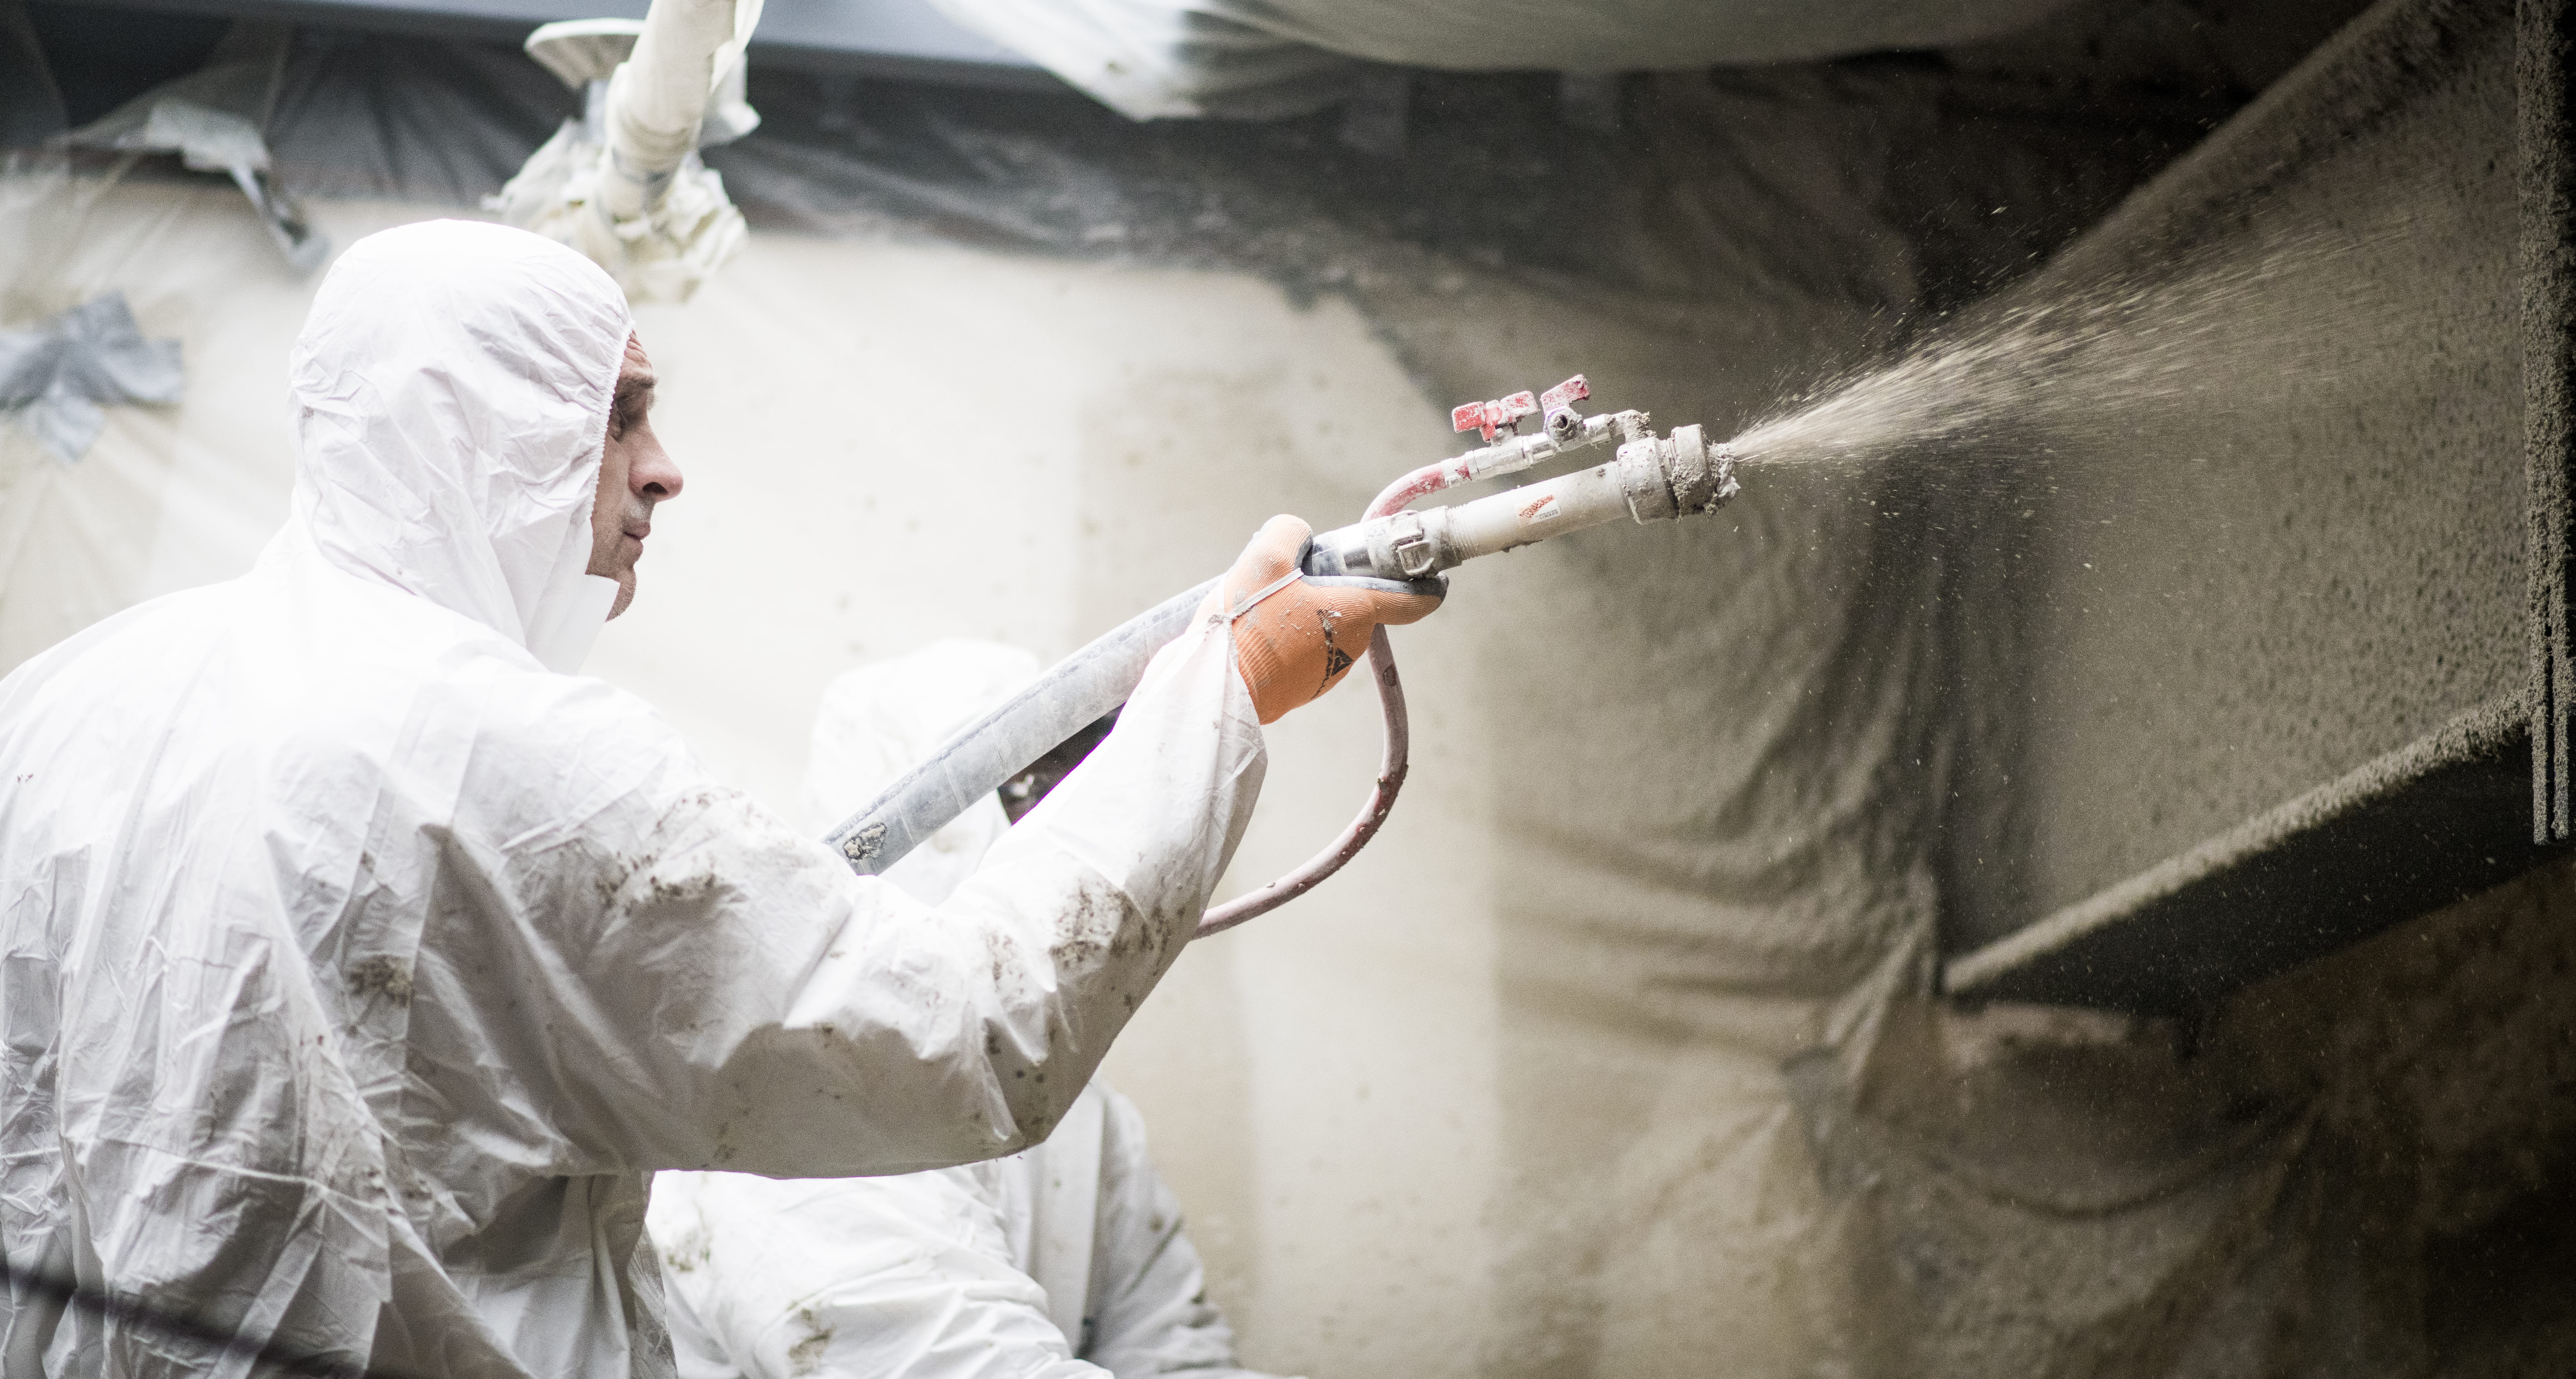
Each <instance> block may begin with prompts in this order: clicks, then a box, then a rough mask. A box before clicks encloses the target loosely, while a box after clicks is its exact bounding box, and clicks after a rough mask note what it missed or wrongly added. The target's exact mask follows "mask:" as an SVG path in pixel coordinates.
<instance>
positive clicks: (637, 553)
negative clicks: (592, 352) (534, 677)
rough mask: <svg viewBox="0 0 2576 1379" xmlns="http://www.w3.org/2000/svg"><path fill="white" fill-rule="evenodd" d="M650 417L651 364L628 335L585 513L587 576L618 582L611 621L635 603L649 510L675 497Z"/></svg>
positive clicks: (673, 468)
mask: <svg viewBox="0 0 2576 1379" xmlns="http://www.w3.org/2000/svg"><path fill="white" fill-rule="evenodd" d="M652 411H653V361H652V360H650V359H647V358H645V357H644V343H643V342H642V341H640V340H638V339H636V338H635V337H634V336H633V335H629V336H627V337H626V364H625V367H623V368H621V369H619V370H618V371H617V400H616V402H615V404H614V405H612V406H611V407H610V408H609V412H608V445H607V447H606V448H605V449H604V450H603V451H602V452H601V454H600V457H599V498H598V500H597V501H596V502H594V503H593V504H592V505H591V509H590V572H591V573H592V574H594V575H598V576H600V577H601V578H603V579H613V580H616V581H617V602H616V604H615V605H613V606H612V607H610V608H609V610H608V616H610V617H612V618H613V617H616V616H617V615H618V614H620V613H623V612H625V611H626V605H627V604H629V603H632V602H634V601H635V562H636V560H638V559H639V558H641V557H642V556H643V554H644V538H645V537H646V536H648V535H650V534H651V533H652V530H653V505H654V504H656V503H663V502H668V501H670V500H671V499H673V498H677V497H679V496H680V467H679V466H678V465H676V464H673V463H671V456H670V455H669V453H668V452H666V451H664V450H663V449H662V442H661V441H660V440H658V439H656V438H655V437H654V435H653V420H652Z"/></svg>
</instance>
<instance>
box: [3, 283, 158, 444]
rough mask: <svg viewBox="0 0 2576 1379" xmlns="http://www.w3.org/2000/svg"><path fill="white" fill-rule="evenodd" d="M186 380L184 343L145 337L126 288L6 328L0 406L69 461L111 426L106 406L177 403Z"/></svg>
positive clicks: (40, 440)
mask: <svg viewBox="0 0 2576 1379" xmlns="http://www.w3.org/2000/svg"><path fill="white" fill-rule="evenodd" d="M182 383H183V379H182V376H181V374H180V369H179V342H178V341H176V340H146V339H144V338H143V331H142V329H141V328H140V327H138V326H137V325H136V324H135V323H134V312H133V311H132V310H131V309H130V308H128V307H127V306H126V304H125V294H124V293H122V292H109V293H106V294H105V295H102V296H98V297H93V298H91V299H90V300H89V301H86V302H83V303H82V304H80V305H79V306H76V307H73V308H72V309H71V310H69V311H66V312H64V313H62V314H61V315H59V316H56V317H53V318H52V319H50V320H48V321H45V322H44V323H43V324H41V325H37V326H34V327H23V328H20V329H16V330H0V411H7V412H10V413H13V414H15V415H16V416H17V418H18V420H19V422H20V424H21V425H24V426H25V427H26V428H27V429H28V430H30V431H31V432H33V433H34V434H35V437H36V440H37V443H38V444H41V445H43V446H44V447H45V448H46V449H47V450H50V451H52V452H53V453H54V454H55V455H57V456H59V457H61V458H62V459H63V460H65V461H72V460H78V459H79V458H80V457H81V456H83V455H85V454H88V453H89V448H90V446H91V445H92V444H93V443H95V442H96V441H97V440H98V433H99V431H100V430H101V429H102V428H104V427H105V426H106V425H107V416H106V413H105V411H104V410H103V409H104V408H106V407H110V406H116V405H120V404H126V403H137V402H143V403H164V404H166V403H173V402H177V401H178V400H179V395H180V392H181V389H182Z"/></svg>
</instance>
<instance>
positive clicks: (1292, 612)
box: [1199, 516, 1448, 723]
mask: <svg viewBox="0 0 2576 1379" xmlns="http://www.w3.org/2000/svg"><path fill="white" fill-rule="evenodd" d="M1312 534H1313V531H1312V529H1311V528H1309V527H1308V526H1307V525H1306V524H1305V523H1304V522H1302V521H1299V520H1298V519H1297V518H1294V517H1287V516H1280V517H1273V518H1271V519H1270V520H1269V521H1268V522H1265V523H1263V524H1262V526H1261V530H1260V532H1259V533H1258V534H1256V535H1255V536H1254V537H1253V538H1252V544H1251V545H1249V546H1246V547H1244V548H1243V554H1242V555H1240V556H1237V557H1235V561H1234V568H1233V569H1231V570H1228V571H1226V572H1225V578H1224V579H1222V580H1219V581H1218V582H1217V586H1216V592H1214V593H1212V594H1210V595H1208V600H1207V602H1206V603H1204V604H1202V605H1200V608H1199V614H1200V616H1201V617H1207V616H1216V617H1224V616H1227V615H1229V614H1231V615H1232V616H1233V619H1234V660H1235V666H1236V668H1237V669H1239V670H1240V671H1241V672H1242V674H1243V684H1244V688H1246V689H1249V690H1251V691H1252V709H1253V712H1255V713H1257V714H1259V715H1260V716H1261V721H1262V722H1264V723H1276V722H1278V721H1279V719H1280V717H1281V716H1282V715H1284V714H1286V713H1287V712H1288V711H1289V710H1290V709H1293V708H1296V707H1298V706H1299V705H1301V704H1305V703H1308V702H1311V701H1312V700H1314V699H1316V698H1317V697H1319V696H1321V695H1322V694H1323V692H1324V691H1326V690H1328V689H1331V688H1332V687H1333V686H1334V685H1335V684H1336V683H1338V682H1339V681H1340V680H1341V678H1342V676H1343V674H1344V673H1345V672H1347V671H1348V670H1349V669H1350V668H1351V667H1352V666H1353V665H1354V664H1357V663H1358V661H1359V658H1360V657H1361V656H1363V655H1365V654H1366V653H1367V651H1368V645H1369V634H1370V633H1372V632H1375V631H1376V630H1377V628H1378V626H1379V625H1380V624H1384V625H1386V626H1389V627H1402V626H1403V625H1404V624H1406V623H1409V622H1415V621H1419V620H1420V619H1422V618H1425V617H1428V616H1429V615H1430V613H1431V610H1432V609H1434V608H1437V607H1439V606H1440V600H1441V598H1442V597H1443V596H1444V595H1446V594H1447V593H1448V586H1447V585H1446V584H1445V583H1444V582H1443V581H1441V580H1437V579H1422V580H1415V581H1413V582H1412V583H1409V584H1400V583H1397V582H1396V581H1394V580H1387V579H1357V578H1342V577H1335V578H1330V579H1315V578H1309V577H1308V576H1306V575H1303V574H1300V573H1298V570H1297V562H1298V559H1299V557H1301V556H1303V555H1304V554H1305V552H1306V538H1307V537H1308V536H1310V535H1312Z"/></svg>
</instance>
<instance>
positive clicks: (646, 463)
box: [626, 444, 684, 503]
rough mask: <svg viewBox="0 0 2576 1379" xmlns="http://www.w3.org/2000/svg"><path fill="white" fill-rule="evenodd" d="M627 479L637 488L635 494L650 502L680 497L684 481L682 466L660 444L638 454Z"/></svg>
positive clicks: (631, 485) (666, 500) (660, 501)
mask: <svg viewBox="0 0 2576 1379" xmlns="http://www.w3.org/2000/svg"><path fill="white" fill-rule="evenodd" d="M626 481H627V484H628V485H629V486H630V487H632V488H633V489H634V490H635V496H636V497H638V498H641V499H643V500H644V501H646V502H648V503H667V502H669V501H671V500H672V499H674V498H677V497H679V496H680V486H681V484H682V483H683V482H684V481H683V480H682V478H681V477H680V466H679V465H678V464H676V463H674V462H673V461H672V459H671V455H670V452H669V451H666V450H664V449H663V448H662V447H661V446H660V445H659V444H655V445H652V446H649V447H647V448H646V449H645V451H644V453H643V454H641V455H638V456H636V462H635V465H634V467H633V468H632V469H630V470H628V471H627V475H626Z"/></svg>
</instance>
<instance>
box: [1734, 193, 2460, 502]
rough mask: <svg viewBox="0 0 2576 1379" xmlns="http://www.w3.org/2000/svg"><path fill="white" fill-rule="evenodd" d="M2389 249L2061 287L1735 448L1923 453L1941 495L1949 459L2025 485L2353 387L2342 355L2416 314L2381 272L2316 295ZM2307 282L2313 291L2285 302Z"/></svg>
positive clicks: (2385, 357) (2031, 287) (1827, 392)
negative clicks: (2210, 416) (2355, 341)
mask: <svg viewBox="0 0 2576 1379" xmlns="http://www.w3.org/2000/svg"><path fill="white" fill-rule="evenodd" d="M2373 243H2374V241H2372V240H2364V239H2353V238H2342V239H2331V238H2326V237H2321V236H2303V237H2298V238H2276V239H2273V240H2270V241H2260V240H2258V242H2256V243H2252V244H2230V245H2229V246H2227V250H2226V251H2225V252H2223V253H2216V254H2205V255H2203V256H2201V257H2199V258H2196V259H2193V260H2188V261H2185V262H2181V263H2175V264H2170V265H2166V266H2164V267H2163V268H2162V270H2161V271H2152V270H2151V271H2148V272H2142V273H2138V274H2134V275H2131V276H2128V277H2125V278H2122V279H2119V280H2115V281H2110V282H2104V283H2098V284H2094V285H2090V286H2073V285H2069V284H2064V283H2060V282H2056V281H2053V280H2052V279H2051V278H2049V277H2047V276H2043V277H2042V278H2040V279H2038V280H2035V281H2033V282H2032V283H2030V284H2027V285H2025V286H2024V287H2023V288H2021V289H2019V290H2016V291H2014V292H2010V293H2007V294H2005V295H2004V296H2003V297H2002V298H2000V299H1998V300H1996V301H1994V302H1991V303H1988V304H1986V305H1983V306H1980V307H1977V308H1973V309H1971V310H1970V311H1969V312H1967V313H1965V314H1963V315H1962V316H1960V317H1959V318H1957V319H1956V320H1954V321H1952V322H1947V323H1944V324H1942V325H1940V326H1936V327H1935V328H1933V329H1932V330H1931V331H1930V332H1929V333H1928V334H1926V335H1924V336H1922V337H1919V338H1918V339H1917V340H1916V341H1915V343H1914V344H1913V345H1912V346H1910V347H1909V348H1907V349H1906V350H1904V351H1903V352H1902V353H1901V354H1899V355H1898V356H1897V358H1896V360H1895V362H1893V363H1891V364H1887V365H1884V366H1881V367H1877V368H1865V369H1861V370H1856V371H1854V372H1853V373H1850V374H1847V375H1845V376H1843V377H1841V378H1839V379H1836V380H1834V381H1832V382H1829V383H1827V384H1825V385H1823V386H1821V387H1819V388H1816V389H1814V390H1812V391H1810V392H1808V393H1807V394H1805V395H1804V396H1802V397H1799V398H1797V399H1795V400H1793V401H1792V402H1791V403H1789V404H1788V405H1786V406H1785V407H1784V408H1782V409H1781V410H1780V411H1779V412H1778V413H1776V414H1774V415H1772V416H1770V417H1768V418H1766V419H1765V420H1762V421H1760V422H1757V423H1756V424H1755V425H1753V426H1752V427H1751V428H1749V429H1747V430H1746V431H1745V432H1743V433H1742V434H1741V435H1739V436H1738V437H1736V439H1735V442H1734V446H1735V450H1736V453H1737V455H1738V457H1739V462H1740V463H1742V464H1746V465H1781V464H1794V465H1801V466H1808V467H1817V466H1825V467H1845V468H1861V467H1869V466H1875V465H1879V464H1881V463H1884V462H1887V461H1890V460H1894V459H1897V458H1899V457H1907V458H1911V459H1914V460H1917V461H1919V462H1921V463H1922V464H1924V465H1926V466H1929V469H1928V471H1927V472H1926V473H1924V475H1923V476H1922V477H1924V478H1927V479H1929V480H1930V481H1932V482H1934V483H1939V482H1942V480H1943V478H1944V475H1943V473H1942V460H1943V458H1944V456H1945V454H1948V455H1953V456H1956V455H1961V454H1964V453H1968V452H1974V453H1976V454H1979V455H1981V456H1984V457H1986V458H1987V459H1988V460H1990V461H2000V462H2001V463H2002V465H2003V472H2004V473H2007V474H2008V473H2010V472H2011V470H2012V469H2013V468H2014V461H2016V460H2018V461H2024V462H2028V463H2029V464H2032V465H2037V464H2044V463H2045V462H2046V461H2047V460H2049V459H2050V458H2052V457H2053V456H2055V455H2056V454H2057V453H2059V452H2060V451H2061V450H2065V451H2089V450H2095V449H2097V448H2099V447H2103V446H2117V445H2122V444H2125V443H2130V442H2132V441H2134V440H2135V439H2136V438H2137V437H2138V436H2139V433H2140V432H2141V431H2142V430H2151V429H2153V428H2154V425H2155V423H2156V422H2157V421H2158V420H2159V419H2161V418H2166V417H2172V416H2176V415H2180V414H2182V413H2184V412H2187V411H2188V412H2201V411H2203V410H2204V409H2206V408H2210V407H2223V408H2226V409H2231V410H2233V409H2243V408H2247V407H2261V406H2264V405H2266V403H2267V402H2270V401H2275V400H2279V399H2282V398H2285V397H2287V396H2288V394H2289V393H2290V392H2291V391H2294V390H2314V389H2317V388H2323V387H2329V386H2337V387H2348V386H2350V385H2351V384H2352V383H2353V382H2355V381H2357V380H2352V379H2350V378H2349V377H2348V375H2349V374H2350V373H2351V372H2352V371H2353V369H2354V368H2355V367H2356V365H2355V361H2354V360H2353V358H2352V357H2351V353H2350V351H2349V350H2347V349H2344V348H2342V347H2341V342H2344V341H2348V340H2349V339H2350V338H2351V337H2352V336H2353V335H2354V334H2355V333H2356V332H2363V333H2367V332H2370V331H2372V330H2373V329H2374V327H2375V325H2376V323H2378V322H2380V321H2383V320H2385V319H2387V318H2388V317H2389V316H2390V315H2391V314H2392V313H2394V312H2395V311H2397V310H2398V309H2399V307H2398V304H2397V303H2394V302H2393V301H2392V300H2390V298H2389V297H2388V294H2387V292H2386V290H2385V289H2384V287H2383V286H2382V285H2381V284H2380V283H2379V282H2378V281H2377V280H2376V278H2375V277H2374V276H2372V275H2370V274H2367V273H2361V272H2355V273H2350V274H2346V275H2342V276H2340V277H2338V278H2334V279H2333V281H2334V282H2335V283H2336V286H2335V288H2334V290H2332V291H2331V292H2329V293H2326V294H2322V295H2321V294H2319V293H2317V292H2316V291H2314V290H2313V288H2314V285H2315V284H2316V283H2317V281H2318V280H2319V279H2320V278H2321V277H2327V276H2328V275H2330V274H2331V273H2332V269H2333V264H2334V261H2336V260H2338V259H2349V260H2354V261H2360V260H2363V259H2365V258H2367V256H2368V251H2369V249H2370V248H2371V247H2372V246H2373ZM2291 282H2295V283H2297V284H2298V287H2299V290H2296V291H2285V290H2284V284H2285V283H2291ZM2410 366H2411V361H2410V360H2409V359H2408V358H2407V357H2406V356H2405V355H2404V354H2402V353H2399V352H2394V351H2392V352H2388V353H2385V354H2381V355H2378V356H2375V357H2373V358H2371V359H2369V360H2367V361H2364V362H2362V363H2361V364H2360V366H2359V367H2361V368H2362V369H2364V370H2365V371H2383V370H2384V371H2386V372H2387V373H2389V374H2390V375H2391V376H2395V375H2397V374H2399V373H2402V372H2403V371H2405V370H2407V369H2408V368H2410ZM2171 458H2175V459H2186V458H2190V457H2188V456H2180V455H2177V456H2172V457H2171ZM1965 472H1966V471H1964V470H1960V471H1957V472H1955V473H1953V474H1952V475H1951V476H1950V477H1951V478H1954V479H1955V478H1960V477H1963V476H1964V474H1965ZM1979 472H1992V471H1990V470H1988V469H1987V468H1985V467H1984V466H1981V467H1980V470H1979Z"/></svg>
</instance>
